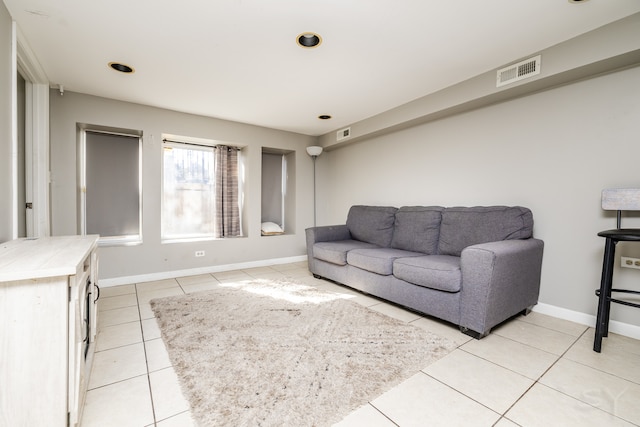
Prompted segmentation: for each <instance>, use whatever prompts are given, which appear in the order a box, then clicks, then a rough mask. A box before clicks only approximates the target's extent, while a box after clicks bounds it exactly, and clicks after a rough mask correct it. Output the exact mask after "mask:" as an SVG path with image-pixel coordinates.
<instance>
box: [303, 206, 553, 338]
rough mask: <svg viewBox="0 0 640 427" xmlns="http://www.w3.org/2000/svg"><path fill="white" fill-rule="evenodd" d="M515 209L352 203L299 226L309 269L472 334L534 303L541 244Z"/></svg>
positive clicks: (527, 218)
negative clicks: (331, 216)
mask: <svg viewBox="0 0 640 427" xmlns="http://www.w3.org/2000/svg"><path fill="white" fill-rule="evenodd" d="M532 232H533V215H532V214H531V211H530V210H529V209H527V208H523V207H519V206H515V207H507V206H486V207H451V208H443V207H440V206H410V207H401V208H399V209H398V208H395V207H383V206H352V207H351V209H350V210H349V213H348V216H347V221H346V224H342V225H332V226H321V227H312V228H308V229H307V230H306V239H307V254H308V261H309V270H310V271H311V273H313V275H314V276H315V277H318V278H326V279H329V280H332V281H335V282H338V283H340V284H344V285H347V286H349V287H352V288H354V289H358V290H360V291H363V292H365V293H368V294H371V295H374V296H377V297H380V298H383V299H385V300H388V301H390V302H393V303H396V304H399V305H402V306H405V307H407V308H410V309H412V310H416V311H418V312H421V313H424V314H427V315H430V316H434V317H437V318H439V319H442V320H445V321H447V322H451V323H453V324H456V325H459V327H460V330H461V331H462V332H464V333H465V334H467V335H470V336H472V337H474V338H477V339H479V338H482V337H484V336H486V335H487V334H488V333H489V332H490V330H491V328H493V327H494V326H496V325H498V324H499V323H501V322H503V321H505V320H507V319H509V318H511V317H513V316H514V315H516V314H518V313H521V312H525V313H526V312H528V310H530V309H531V307H532V306H533V305H535V304H536V303H537V301H538V293H539V289H540V270H541V266H542V251H543V242H542V240H539V239H534V238H532Z"/></svg>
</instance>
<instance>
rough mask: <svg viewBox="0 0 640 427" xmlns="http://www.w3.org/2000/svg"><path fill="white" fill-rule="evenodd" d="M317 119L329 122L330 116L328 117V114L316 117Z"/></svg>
mask: <svg viewBox="0 0 640 427" xmlns="http://www.w3.org/2000/svg"><path fill="white" fill-rule="evenodd" d="M318 118H319V119H320V120H329V119H330V118H331V116H330V115H328V114H322V115H320V116H318Z"/></svg>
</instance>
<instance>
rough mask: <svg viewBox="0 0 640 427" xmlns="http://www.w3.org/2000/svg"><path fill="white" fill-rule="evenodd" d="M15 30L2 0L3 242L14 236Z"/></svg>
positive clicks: (0, 176) (0, 134) (0, 146)
mask: <svg viewBox="0 0 640 427" xmlns="http://www.w3.org/2000/svg"><path fill="white" fill-rule="evenodd" d="M12 34H13V30H12V23H11V15H9V11H8V10H7V8H6V7H5V5H4V2H0V242H6V241H7V240H11V239H12V238H13V237H14V236H13V234H14V227H13V218H14V215H15V212H14V209H15V207H14V204H13V193H14V189H13V174H15V173H16V172H15V171H14V163H13V159H12V155H13V149H12V138H13V136H12V129H13V127H14V123H13V112H12V111H13V101H12V91H13V87H14V85H15V84H16V82H15V81H14V80H13V69H14V55H13V48H12V46H13V36H12Z"/></svg>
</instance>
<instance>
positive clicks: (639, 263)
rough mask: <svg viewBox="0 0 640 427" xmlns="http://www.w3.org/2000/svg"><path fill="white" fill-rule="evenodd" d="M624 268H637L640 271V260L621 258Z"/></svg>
mask: <svg viewBox="0 0 640 427" xmlns="http://www.w3.org/2000/svg"><path fill="white" fill-rule="evenodd" d="M620 261H621V265H622V267H626V268H637V269H639V270H640V259H639V258H630V257H627V256H623V257H620Z"/></svg>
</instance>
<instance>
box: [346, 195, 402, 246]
mask: <svg viewBox="0 0 640 427" xmlns="http://www.w3.org/2000/svg"><path fill="white" fill-rule="evenodd" d="M397 210H398V208H394V207H391V206H362V205H355V206H351V209H349V213H348V214H347V228H348V229H349V232H350V233H351V238H352V239H354V240H359V241H361V242H367V243H373V244H374V245H377V246H382V247H384V248H386V247H389V245H390V244H391V239H392V238H393V224H394V223H395V220H396V211H397Z"/></svg>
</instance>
